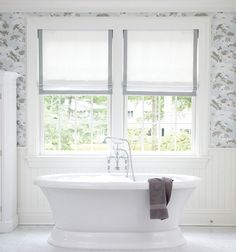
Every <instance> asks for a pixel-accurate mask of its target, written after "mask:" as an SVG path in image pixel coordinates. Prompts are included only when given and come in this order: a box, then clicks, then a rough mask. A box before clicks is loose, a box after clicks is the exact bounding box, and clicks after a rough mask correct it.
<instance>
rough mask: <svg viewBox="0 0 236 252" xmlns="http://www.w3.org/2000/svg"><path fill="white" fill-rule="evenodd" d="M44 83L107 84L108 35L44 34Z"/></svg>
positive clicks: (83, 32) (70, 32)
mask: <svg viewBox="0 0 236 252" xmlns="http://www.w3.org/2000/svg"><path fill="white" fill-rule="evenodd" d="M43 79H44V81H46V82H47V81H62V80H64V81H78V80H80V81H106V82H107V80H108V31H52V30H43ZM55 84H58V83H55Z"/></svg>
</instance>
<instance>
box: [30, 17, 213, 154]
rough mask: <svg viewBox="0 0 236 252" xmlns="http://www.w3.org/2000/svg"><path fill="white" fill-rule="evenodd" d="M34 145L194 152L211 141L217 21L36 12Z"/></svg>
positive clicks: (69, 150)
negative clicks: (110, 142)
mask: <svg viewBox="0 0 236 252" xmlns="http://www.w3.org/2000/svg"><path fill="white" fill-rule="evenodd" d="M27 32H28V33H27V34H28V36H27V40H28V41H27V43H28V50H30V52H31V53H30V54H29V53H28V59H27V62H28V77H27V82H28V89H29V91H28V93H30V95H29V97H28V99H29V110H28V111H29V113H28V118H29V122H28V140H29V146H30V148H29V154H30V155H36V156H37V155H48V154H52V153H53V154H59V155H67V154H73V153H76V155H82V154H83V153H85V152H86V153H90V154H95V153H96V152H97V153H98V152H104V151H105V149H106V146H105V145H104V144H103V138H104V137H105V136H106V135H112V136H115V137H126V138H128V139H129V140H130V143H131V146H132V150H133V151H134V155H135V154H137V155H140V154H141V155H155V156H157V155H158V156H160V155H163V156H165V155H172V156H173V155H179V154H181V155H194V156H200V155H204V153H206V152H207V147H208V146H207V145H208V137H207V134H208V120H207V118H208V109H207V107H208V82H209V74H208V57H209V50H208V45H209V41H208V40H209V21H208V19H207V18H205V17H194V18H187V17H184V18H179V17H178V18H173V17H171V18H131V17H130V18H111V17H97V18H81V17H79V18H68V17H63V18H62V17H61V18H56V17H54V18H52V17H51V18H45V17H39V18H30V19H29V22H28V26H27Z"/></svg>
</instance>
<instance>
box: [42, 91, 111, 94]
mask: <svg viewBox="0 0 236 252" xmlns="http://www.w3.org/2000/svg"><path fill="white" fill-rule="evenodd" d="M39 93H40V94H41V95H80V94H81V95H110V94H112V90H99V91H97V90H96V91H89V90H39Z"/></svg>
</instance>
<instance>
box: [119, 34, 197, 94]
mask: <svg viewBox="0 0 236 252" xmlns="http://www.w3.org/2000/svg"><path fill="white" fill-rule="evenodd" d="M198 38H199V30H198V29H194V30H193V91H192V92H181V91H179V92H176V91H175V92H168V91H166V92H163V91H129V90H127V84H128V83H127V68H128V66H127V62H128V32H127V30H123V54H124V55H123V59H124V61H123V82H122V86H123V94H124V95H160V96H196V95H197V88H198V71H197V69H198V67H197V64H198Z"/></svg>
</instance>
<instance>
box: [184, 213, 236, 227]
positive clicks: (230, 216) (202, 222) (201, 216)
mask: <svg viewBox="0 0 236 252" xmlns="http://www.w3.org/2000/svg"><path fill="white" fill-rule="evenodd" d="M181 225H186V226H187V225H189V226H192V225H194V226H236V213H235V212H234V213H233V212H218V213H215V212H212V213H209V212H207V213H206V212H201V213H200V212H199V213H190V212H188V213H184V215H183V217H182V219H181Z"/></svg>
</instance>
